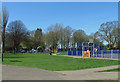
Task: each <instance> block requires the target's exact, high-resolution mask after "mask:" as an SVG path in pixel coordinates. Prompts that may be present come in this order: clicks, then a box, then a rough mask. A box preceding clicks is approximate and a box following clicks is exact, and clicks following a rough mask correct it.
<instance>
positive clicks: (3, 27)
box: [0, 7, 9, 62]
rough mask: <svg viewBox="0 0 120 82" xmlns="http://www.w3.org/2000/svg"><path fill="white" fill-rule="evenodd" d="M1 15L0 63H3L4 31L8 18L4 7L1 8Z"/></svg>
mask: <svg viewBox="0 0 120 82" xmlns="http://www.w3.org/2000/svg"><path fill="white" fill-rule="evenodd" d="M0 15H1V18H0V22H1V24H0V31H1V39H2V42H1V45H2V47H1V56H2V57H1V58H2V62H3V52H5V29H6V25H7V22H8V18H9V15H8V12H7V9H6V7H3V8H2V12H1V13H0Z"/></svg>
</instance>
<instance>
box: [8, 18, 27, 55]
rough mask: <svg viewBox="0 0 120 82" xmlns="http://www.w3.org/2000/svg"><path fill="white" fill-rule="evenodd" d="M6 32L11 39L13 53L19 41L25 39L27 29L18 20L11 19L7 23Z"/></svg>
mask: <svg viewBox="0 0 120 82" xmlns="http://www.w3.org/2000/svg"><path fill="white" fill-rule="evenodd" d="M7 30H8V33H9V34H10V36H11V41H10V42H12V43H13V45H11V46H13V49H14V53H15V52H16V50H17V49H18V47H19V45H20V43H21V42H22V41H24V40H25V38H26V35H27V30H26V27H25V25H24V24H23V23H22V21H20V20H16V21H13V22H11V23H9V25H8V29H7Z"/></svg>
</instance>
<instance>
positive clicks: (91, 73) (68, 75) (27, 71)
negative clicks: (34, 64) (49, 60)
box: [2, 65, 118, 80]
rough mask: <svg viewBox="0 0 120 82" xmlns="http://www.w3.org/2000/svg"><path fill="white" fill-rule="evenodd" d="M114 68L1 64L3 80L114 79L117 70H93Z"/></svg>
mask: <svg viewBox="0 0 120 82" xmlns="http://www.w3.org/2000/svg"><path fill="white" fill-rule="evenodd" d="M114 68H118V65H116V66H108V67H101V68H91V69H85V70H76V71H47V70H43V69H38V68H28V67H20V66H10V65H3V66H2V71H3V72H2V74H3V77H2V78H3V80H107V79H112V80H114V79H115V80H116V79H118V72H95V71H100V70H106V69H114Z"/></svg>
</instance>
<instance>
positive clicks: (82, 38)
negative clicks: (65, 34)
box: [73, 29, 88, 45]
mask: <svg viewBox="0 0 120 82" xmlns="http://www.w3.org/2000/svg"><path fill="white" fill-rule="evenodd" d="M73 40H74V45H75V44H76V43H77V42H86V41H88V37H87V35H86V34H85V32H84V31H83V30H81V29H79V30H76V31H75V32H74V33H73Z"/></svg>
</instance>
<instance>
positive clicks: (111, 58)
mask: <svg viewBox="0 0 120 82" xmlns="http://www.w3.org/2000/svg"><path fill="white" fill-rule="evenodd" d="M112 58H113V50H111V59H112Z"/></svg>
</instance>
